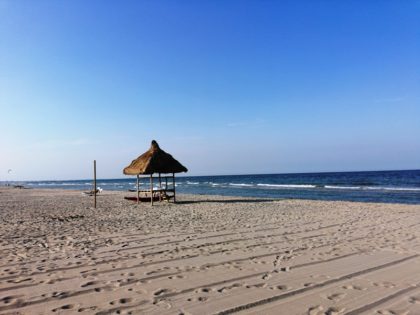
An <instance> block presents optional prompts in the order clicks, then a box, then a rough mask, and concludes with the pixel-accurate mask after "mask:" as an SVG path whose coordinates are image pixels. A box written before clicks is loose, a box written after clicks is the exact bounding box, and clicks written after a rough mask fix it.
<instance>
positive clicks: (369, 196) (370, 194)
mask: <svg viewBox="0 0 420 315" xmlns="http://www.w3.org/2000/svg"><path fill="white" fill-rule="evenodd" d="M23 184H24V185H26V186H28V187H33V188H64V189H80V190H89V189H91V187H92V180H69V181H30V182H25V183H23ZM135 184H136V179H135V177H126V178H123V179H100V180H98V181H97V185H98V186H99V187H101V188H102V189H104V190H128V189H134V188H135ZM141 185H142V186H143V187H149V186H148V185H149V179H148V178H143V179H142V180H141ZM143 189H144V188H143ZM176 189H177V192H179V193H188V194H211V195H226V196H241V197H264V198H293V199H317V200H347V201H368V202H388V203H406V204H420V170H407V171H380V172H339V173H305V174H261V175H229V176H194V177H184V176H178V177H177V179H176Z"/></svg>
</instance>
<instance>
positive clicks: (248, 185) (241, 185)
mask: <svg viewBox="0 0 420 315" xmlns="http://www.w3.org/2000/svg"><path fill="white" fill-rule="evenodd" d="M229 186H237V187H252V186H254V185H252V184H235V183H229Z"/></svg>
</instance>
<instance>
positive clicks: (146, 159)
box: [123, 140, 188, 175]
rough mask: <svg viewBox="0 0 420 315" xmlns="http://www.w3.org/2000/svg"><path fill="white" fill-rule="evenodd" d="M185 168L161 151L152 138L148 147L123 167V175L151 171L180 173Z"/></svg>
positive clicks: (184, 170)
mask: <svg viewBox="0 0 420 315" xmlns="http://www.w3.org/2000/svg"><path fill="white" fill-rule="evenodd" d="M187 171H188V170H187V168H186V167H185V166H183V165H182V164H181V163H179V162H178V161H177V160H175V159H174V158H173V157H172V155H170V154H168V153H166V152H165V151H163V150H162V149H161V148H160V147H159V145H158V143H157V142H156V141H155V140H153V141H152V145H151V147H150V149H149V150H148V151H146V152H144V153H143V154H142V155H140V156H139V157H138V158H137V159H135V160H133V162H131V164H130V165H129V166H127V167H126V168H124V171H123V173H124V174H125V175H142V174H143V175H145V174H153V173H181V172H187Z"/></svg>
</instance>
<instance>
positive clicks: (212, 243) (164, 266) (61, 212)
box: [0, 188, 420, 315]
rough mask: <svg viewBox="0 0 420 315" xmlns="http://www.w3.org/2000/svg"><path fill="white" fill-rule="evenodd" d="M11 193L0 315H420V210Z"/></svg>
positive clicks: (7, 195) (3, 213) (1, 205)
mask: <svg viewBox="0 0 420 315" xmlns="http://www.w3.org/2000/svg"><path fill="white" fill-rule="evenodd" d="M125 194H129V193H122V192H105V193H103V194H102V195H101V196H99V197H98V208H97V209H93V208H92V205H93V199H92V197H87V196H82V194H81V193H80V192H75V191H62V190H33V189H30V190H19V189H11V188H0V236H1V241H0V314H74V313H84V314H232V313H239V314H313V315H315V314H420V256H419V254H420V238H419V236H420V207H419V206H417V205H413V206H410V205H398V204H374V203H356V202H331V201H329V202H326V201H305V200H262V199H247V198H241V197H236V198H235V197H220V196H191V195H180V196H178V200H179V203H177V204H168V203H157V204H156V205H155V206H154V207H151V206H150V205H149V204H140V205H137V204H135V203H133V202H130V201H126V200H123V198H122V196H123V195H125Z"/></svg>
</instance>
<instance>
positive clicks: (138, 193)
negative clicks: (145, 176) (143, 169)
mask: <svg viewBox="0 0 420 315" xmlns="http://www.w3.org/2000/svg"><path fill="white" fill-rule="evenodd" d="M139 202H140V184H139V174H137V203H139Z"/></svg>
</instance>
